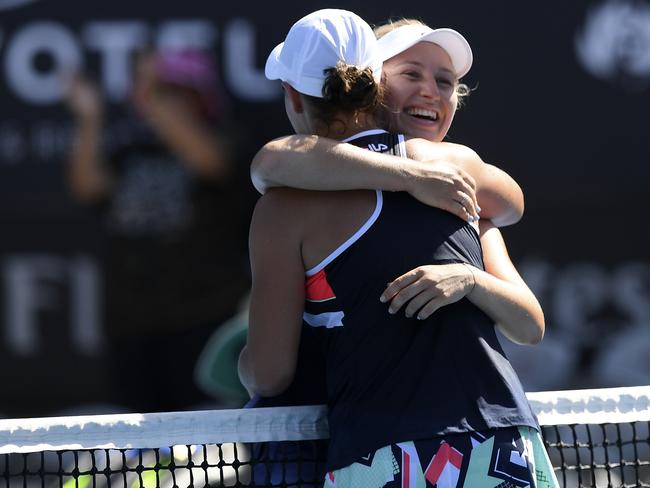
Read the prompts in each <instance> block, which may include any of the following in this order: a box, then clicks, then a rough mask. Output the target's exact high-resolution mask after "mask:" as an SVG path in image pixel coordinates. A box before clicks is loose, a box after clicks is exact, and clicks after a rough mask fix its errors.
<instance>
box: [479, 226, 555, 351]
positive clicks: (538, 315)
mask: <svg viewBox="0 0 650 488" xmlns="http://www.w3.org/2000/svg"><path fill="white" fill-rule="evenodd" d="M480 226H481V244H482V247H483V261H484V264H485V271H481V270H479V269H476V268H472V272H473V273H474V280H475V285H474V287H473V289H472V291H471V292H470V293H469V294H468V295H467V298H468V299H469V300H470V301H471V302H472V303H474V305H476V306H477V307H479V308H480V309H481V310H483V311H484V312H485V313H486V314H487V315H488V316H490V318H492V319H493V320H494V321H495V322H496V323H497V326H498V327H499V330H501V332H503V334H504V335H505V336H506V337H507V338H508V339H510V340H511V341H513V342H515V343H517V344H537V343H538V342H540V341H541V340H542V338H543V337H544V312H543V311H542V307H541V306H540V304H539V302H538V301H537V298H536V297H535V295H534V294H533V292H532V291H531V290H530V288H528V285H526V282H525V281H524V280H523V279H522V278H521V276H520V275H519V273H518V272H517V269H516V268H515V266H514V264H513V263H512V261H511V260H510V256H509V255H508V250H507V248H506V245H505V242H504V240H503V236H502V235H501V232H500V231H499V229H497V228H496V227H495V226H494V225H493V224H491V223H490V222H486V221H482V222H481V224H480Z"/></svg>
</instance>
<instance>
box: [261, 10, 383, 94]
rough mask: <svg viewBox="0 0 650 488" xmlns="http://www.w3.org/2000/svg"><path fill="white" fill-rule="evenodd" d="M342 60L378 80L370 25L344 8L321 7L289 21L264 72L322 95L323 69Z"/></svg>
mask: <svg viewBox="0 0 650 488" xmlns="http://www.w3.org/2000/svg"><path fill="white" fill-rule="evenodd" d="M339 61H342V62H344V63H345V64H348V65H353V66H357V67H359V68H362V69H365V68H371V69H372V72H373V75H374V77H375V80H376V81H377V82H379V81H380V80H381V64H382V62H381V60H380V57H379V55H378V50H377V39H376V38H375V34H374V33H373V30H372V28H371V27H370V26H369V25H368V24H367V23H366V22H365V21H364V20H363V19H362V18H361V17H359V16H358V15H356V14H354V13H352V12H349V11H347V10H339V9H323V10H317V11H316V12H312V13H311V14H309V15H307V16H305V17H303V18H302V19H300V20H299V21H298V22H296V23H295V24H293V26H292V27H291V29H290V30H289V33H288V34H287V37H286V39H285V40H284V42H282V43H280V44H278V45H277V46H276V47H275V49H273V51H271V54H270V55H269V57H268V59H267V60H266V67H265V69H264V74H265V75H266V77H267V78H268V79H269V80H282V81H286V82H287V83H289V84H290V85H291V86H292V87H293V88H295V89H296V90H297V91H299V92H300V93H303V94H305V95H311V96H312V97H318V98H323V83H324V81H325V79H326V76H327V75H326V74H325V72H324V70H327V69H329V68H334V67H336V64H337V63H338V62H339Z"/></svg>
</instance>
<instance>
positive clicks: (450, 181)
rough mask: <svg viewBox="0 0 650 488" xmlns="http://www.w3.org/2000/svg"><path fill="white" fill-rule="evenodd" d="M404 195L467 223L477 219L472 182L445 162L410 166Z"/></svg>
mask: <svg viewBox="0 0 650 488" xmlns="http://www.w3.org/2000/svg"><path fill="white" fill-rule="evenodd" d="M411 172H412V173H413V177H412V178H410V181H411V183H410V185H409V188H408V192H409V193H410V194H411V195H412V196H413V197H414V198H416V199H417V200H419V201H421V202H422V203H424V204H426V205H429V206H431V207H436V208H440V209H442V210H446V211H447V212H451V213H452V214H454V215H456V216H458V217H460V218H461V219H463V220H465V221H468V222H475V221H477V220H479V212H480V211H481V209H480V207H479V206H478V201H477V199H476V180H474V178H472V176H470V174H469V173H468V172H467V171H465V170H463V169H461V168H459V167H458V166H456V165H454V164H451V163H445V162H431V163H414V166H413V168H412V169H411Z"/></svg>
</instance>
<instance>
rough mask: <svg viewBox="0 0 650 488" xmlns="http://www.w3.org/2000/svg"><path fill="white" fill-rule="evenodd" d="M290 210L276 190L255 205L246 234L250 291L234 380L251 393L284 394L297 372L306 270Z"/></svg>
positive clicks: (298, 235) (298, 232) (290, 207)
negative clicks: (245, 330)
mask: <svg viewBox="0 0 650 488" xmlns="http://www.w3.org/2000/svg"><path fill="white" fill-rule="evenodd" d="M292 212H293V207H292V206H291V205H287V199H285V198H284V195H282V193H281V191H280V192H271V193H269V194H267V195H265V196H263V197H262V198H260V200H259V201H258V203H257V206H256V207H255V211H254V213H253V218H252V222H251V230H250V260H251V270H252V279H253V283H252V289H251V302H250V318H249V329H248V341H247V344H246V347H245V349H244V350H243V351H242V353H241V355H240V359H239V376H240V379H241V381H242V383H243V384H244V386H245V387H246V388H247V390H248V391H249V392H250V393H253V394H258V395H261V396H274V395H278V394H280V393H281V392H282V391H284V390H285V389H286V388H287V387H288V386H289V384H291V381H292V380H293V376H294V373H295V368H296V361H297V355H298V344H299V341H300V327H301V324H302V312H303V308H304V301H305V271H304V266H303V261H302V255H301V252H300V248H301V237H300V231H299V230H298V226H296V225H292V219H291V213H292Z"/></svg>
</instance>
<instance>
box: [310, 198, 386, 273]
mask: <svg viewBox="0 0 650 488" xmlns="http://www.w3.org/2000/svg"><path fill="white" fill-rule="evenodd" d="M375 193H376V195H377V204H376V205H375V210H374V212H372V215H371V216H370V217H369V218H368V220H366V222H365V223H364V224H363V225H362V226H361V227H360V228H359V230H357V231H356V232H355V233H354V234H353V235H352V236H351V237H350V238H349V239H348V240H346V241H345V242H344V243H343V244H341V245H340V246H339V247H337V248H336V249H335V250H334V251H332V252H331V253H330V255H329V256H327V257H326V258H325V259H323V260H322V261H321V262H320V263H318V264H317V265H316V266H314V267H313V268H311V269H308V270H307V271H305V276H313V275H315V274H316V273H318V272H319V271H320V270H321V269H323V268H324V267H325V266H327V265H328V264H330V263H331V262H332V261H334V260H335V259H336V258H337V257H339V256H340V255H341V253H343V251H345V250H346V249H347V248H349V247H350V246H351V245H352V244H354V243H355V242H356V241H358V240H359V239H360V238H361V236H362V235H364V234H365V233H366V232H367V231H368V229H370V227H372V224H374V223H375V222H376V220H377V219H378V218H379V214H380V213H381V208H382V206H383V202H384V197H383V196H382V193H381V190H375Z"/></svg>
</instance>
